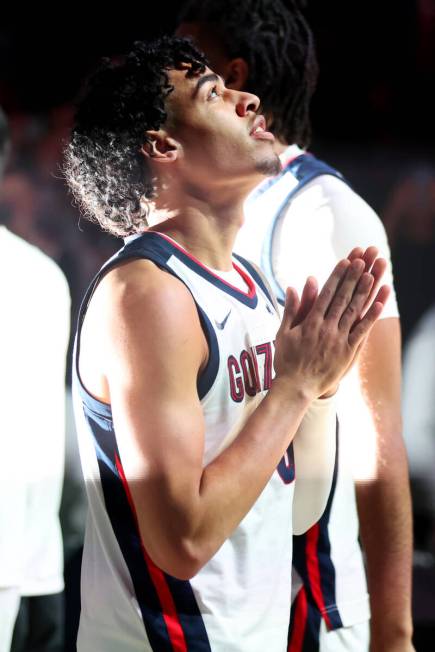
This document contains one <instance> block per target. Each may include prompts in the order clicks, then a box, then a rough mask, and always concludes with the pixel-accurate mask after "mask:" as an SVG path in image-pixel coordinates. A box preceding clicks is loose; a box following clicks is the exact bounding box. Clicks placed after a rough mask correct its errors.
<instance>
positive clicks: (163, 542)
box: [97, 261, 385, 578]
mask: <svg viewBox="0 0 435 652" xmlns="http://www.w3.org/2000/svg"><path fill="white" fill-rule="evenodd" d="M359 263H360V264H358V263H356V264H352V265H350V264H349V263H348V262H347V261H342V262H341V263H340V264H339V265H338V266H337V268H336V270H335V271H334V273H333V274H332V275H331V277H330V279H329V280H328V282H327V283H326V285H325V287H324V288H323V290H322V292H321V293H320V295H319V297H318V299H317V300H316V303H315V305H314V307H313V309H312V310H311V311H310V313H309V315H308V316H307V317H306V319H305V320H304V321H303V322H302V323H301V324H300V325H298V326H297V327H293V328H292V321H293V318H294V316H295V313H296V310H297V307H298V306H297V303H298V302H297V298H296V296H295V293H294V292H292V291H289V292H288V298H287V306H286V310H285V313H284V318H283V322H282V324H281V327H280V329H279V331H278V334H277V338H276V353H275V370H276V378H275V379H274V381H273V384H272V388H271V390H270V391H269V393H268V395H267V396H266V397H265V399H264V400H263V401H262V403H261V404H260V406H259V407H258V408H257V409H256V410H255V412H254V413H253V414H252V415H251V417H250V418H249V419H248V421H247V422H246V424H245V426H244V427H243V428H242V430H241V431H240V433H239V435H238V436H237V437H236V439H235V440H234V441H233V443H232V444H231V445H230V446H229V447H228V448H227V449H225V450H224V451H223V452H222V453H221V454H220V455H219V456H218V457H216V458H215V459H214V460H213V461H211V462H210V463H209V464H208V465H207V466H206V467H205V468H203V454H204V422H203V414H202V409H201V405H200V401H199V399H198V395H197V390H196V382H197V376H198V373H199V371H200V369H201V368H202V367H203V365H204V364H205V361H206V358H207V355H208V352H207V347H206V343H205V339H204V335H203V332H202V330H201V326H200V322H199V318H198V314H197V311H196V307H195V304H194V302H193V300H192V297H191V295H190V293H189V292H188V290H187V289H186V288H185V286H184V285H183V284H182V283H181V282H179V281H178V280H177V279H174V278H172V277H171V276H170V275H168V274H166V273H165V272H162V271H160V270H158V269H157V268H155V267H154V265H152V264H151V263H148V262H147V261H136V262H134V263H130V264H127V265H123V266H121V267H119V268H118V269H117V270H115V271H114V272H112V273H110V274H108V276H107V277H106V278H105V279H104V280H103V281H102V284H101V285H104V287H105V289H104V292H105V293H106V296H107V299H108V300H107V301H106V304H105V305H104V310H103V314H104V321H105V324H109V325H110V326H109V330H108V336H107V341H106V342H105V343H104V342H103V353H104V356H103V359H104V360H105V369H104V376H105V378H106V381H107V386H108V399H109V400H110V403H111V406H112V413H113V419H114V424H115V428H116V433H117V439H118V445H119V449H120V455H121V461H122V464H123V467H124V472H125V475H126V478H127V480H128V482H129V486H130V490H131V494H132V498H133V502H134V505H135V508H136V512H137V518H138V524H139V529H140V533H141V536H142V539H143V543H144V546H145V548H146V549H147V551H148V553H149V554H150V556H151V558H152V559H153V561H154V562H155V563H157V564H158V565H159V566H160V567H161V568H163V570H165V571H167V572H169V573H171V574H172V575H175V576H177V577H180V578H186V577H191V576H192V575H194V574H195V573H196V572H197V571H198V570H199V569H200V568H201V567H202V566H203V565H204V563H206V562H207V561H208V560H209V559H210V558H211V557H212V556H213V554H214V553H215V552H216V551H217V549H218V548H219V547H220V546H221V545H222V543H223V542H224V541H225V539H227V538H228V536H229V535H230V534H231V532H232V531H233V530H234V528H235V527H236V526H237V525H238V523H239V522H240V521H241V520H242V518H243V517H244V516H245V515H246V514H247V512H248V511H249V509H250V508H251V507H252V505H253V503H254V502H255V501H256V499H257V498H258V496H259V495H260V493H261V491H262V490H263V488H264V487H265V485H266V483H267V481H268V480H269V478H270V476H271V475H272V473H273V472H274V470H275V468H276V466H277V465H278V463H279V460H280V459H281V457H282V455H283V453H284V452H285V450H286V449H287V447H288V445H289V443H290V441H291V439H292V437H293V436H294V433H295V432H296V430H297V428H298V426H299V424H300V422H301V419H302V417H303V415H304V413H305V411H306V409H307V407H308V405H309V404H310V402H311V401H312V400H313V399H314V398H316V397H317V396H319V395H322V394H324V393H325V392H327V391H328V390H329V389H330V388H331V387H333V386H335V384H336V383H337V381H338V378H339V377H340V376H341V374H342V372H343V369H344V368H346V367H347V365H348V364H349V361H350V359H352V357H353V356H354V354H355V349H356V348H357V347H358V345H359V344H360V342H361V341H362V340H363V338H364V337H365V336H366V334H367V332H368V331H369V329H370V328H371V326H372V325H373V323H374V321H375V319H376V318H377V316H378V315H379V313H380V310H381V309H382V304H383V302H384V301H385V296H384V295H382V292H381V295H380V296H379V297H378V299H379V301H377V302H375V303H374V304H373V306H372V308H371V309H370V311H369V313H367V316H366V317H365V319H364V320H363V321H362V322H359V323H358V324H357V325H355V327H354V328H352V326H353V325H354V324H355V314H358V308H359V306H361V304H362V303H363V302H365V300H366V297H367V294H368V293H369V291H370V286H371V283H372V281H373V279H372V277H371V276H370V275H369V274H364V275H362V276H361V274H362V267H363V264H362V263H361V261H359ZM356 287H357V291H356V292H354V291H355V288H356ZM97 291H98V290H97ZM102 292H103V290H102ZM103 304H104V301H103ZM351 328H352V332H351ZM271 424H273V427H271ZM259 460H261V463H259Z"/></svg>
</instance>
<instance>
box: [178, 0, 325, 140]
mask: <svg viewBox="0 0 435 652" xmlns="http://www.w3.org/2000/svg"><path fill="white" fill-rule="evenodd" d="M286 4H287V6H286V5H285V4H284V3H283V2H281V0H187V2H186V4H185V5H184V7H183V9H182V11H181V13H180V15H179V22H180V23H181V22H185V23H188V22H194V23H200V24H202V25H203V26H204V27H205V28H207V29H208V30H209V31H210V32H211V34H214V35H215V36H216V37H217V38H218V40H219V42H220V44H221V45H222V46H223V48H224V51H225V54H226V55H227V56H228V57H229V58H231V59H234V58H237V57H241V58H243V59H244V60H245V61H246V62H247V64H248V66H249V77H248V80H247V83H246V88H245V89H244V90H247V91H251V92H252V93H255V94H256V95H258V96H259V98H260V100H261V111H262V112H264V113H265V114H266V115H267V116H268V118H269V120H272V122H271V123H270V124H269V126H270V127H271V129H272V131H273V132H274V133H275V135H276V136H278V138H280V139H281V140H282V141H284V142H287V143H296V144H298V145H301V146H302V147H306V146H307V145H308V143H309V140H310V136H311V126H310V120H309V105H310V100H311V97H312V95H313V92H314V90H315V87H316V82H317V72H318V67H317V58H316V52H315V47H314V40H313V35H312V32H311V30H310V28H309V26H308V24H307V22H306V20H305V18H304V15H303V14H302V12H301V6H302V5H303V4H304V3H303V2H302V0H299V2H298V1H297V0H287V3H286Z"/></svg>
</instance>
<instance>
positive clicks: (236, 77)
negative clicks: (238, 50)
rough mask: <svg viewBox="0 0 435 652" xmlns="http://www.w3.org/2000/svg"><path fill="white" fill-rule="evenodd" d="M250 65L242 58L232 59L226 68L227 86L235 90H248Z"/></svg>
mask: <svg viewBox="0 0 435 652" xmlns="http://www.w3.org/2000/svg"><path fill="white" fill-rule="evenodd" d="M248 74H249V66H248V64H247V63H246V61H245V60H244V59H242V58H240V57H239V58H238V59H231V61H230V62H229V63H228V64H227V66H226V70H225V75H224V77H225V86H226V87H227V88H232V89H233V90H234V91H244V90H246V82H247V80H248Z"/></svg>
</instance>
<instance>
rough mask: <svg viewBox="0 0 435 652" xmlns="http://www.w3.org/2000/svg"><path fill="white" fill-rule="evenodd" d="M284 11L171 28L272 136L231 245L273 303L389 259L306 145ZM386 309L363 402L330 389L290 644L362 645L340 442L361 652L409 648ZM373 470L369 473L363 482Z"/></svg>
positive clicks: (343, 188) (402, 463)
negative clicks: (351, 268)
mask: <svg viewBox="0 0 435 652" xmlns="http://www.w3.org/2000/svg"><path fill="white" fill-rule="evenodd" d="M291 6H292V9H291V10H288V9H287V8H286V7H285V6H284V3H283V2H281V1H280V0H247V1H246V2H239V0H223V1H222V0H204V1H202V0H192V1H191V2H187V3H186V6H185V8H184V10H183V14H182V16H181V19H180V20H181V25H180V27H179V29H178V33H179V34H181V35H184V36H186V35H190V36H193V38H194V40H195V41H196V43H197V44H198V46H199V47H200V48H201V49H202V50H203V51H205V53H206V55H207V57H208V58H209V60H210V65H211V66H212V68H213V69H214V70H216V71H217V72H218V73H219V74H220V75H221V76H222V77H223V78H224V79H225V80H226V85H227V86H228V87H229V88H234V89H236V90H246V91H251V92H254V93H256V94H258V95H259V96H260V97H261V101H262V110H263V111H264V113H265V115H266V117H267V118H268V125H269V127H270V129H271V130H272V131H273V132H274V134H275V136H276V137H277V139H276V145H275V149H276V151H277V153H279V155H280V158H281V161H282V164H283V168H284V172H283V173H282V174H280V175H279V176H278V177H276V178H275V179H274V180H273V181H272V182H266V183H265V184H263V185H262V186H260V187H259V188H258V191H257V192H255V193H253V194H252V196H251V197H250V200H249V201H248V202H247V206H246V223H245V225H244V227H243V228H242V230H241V231H240V234H239V237H238V239H237V241H236V245H235V250H236V251H238V252H240V253H241V254H243V255H244V256H247V257H248V258H251V259H252V260H253V261H255V262H257V263H258V264H260V265H261V266H262V267H263V270H264V271H265V272H266V274H267V275H268V278H269V281H270V282H271V284H272V286H273V289H274V292H275V293H276V295H277V296H281V298H282V297H283V289H284V288H285V287H286V286H287V284H292V285H293V284H294V283H295V284H296V287H297V288H298V289H299V290H300V289H301V288H302V287H303V283H304V280H305V278H306V276H307V275H308V274H314V276H316V277H317V278H318V279H321V280H322V281H323V280H325V278H326V277H327V274H328V270H329V269H330V267H331V265H333V264H334V262H336V261H337V260H339V259H340V258H342V257H343V256H346V254H347V252H348V251H349V250H351V249H353V248H354V247H357V246H358V245H359V246H361V245H362V246H368V245H370V244H375V245H376V246H377V247H378V248H379V250H380V251H381V252H382V255H383V256H385V257H387V258H388V259H389V249H388V245H387V241H386V237H385V233H384V230H383V227H382V225H381V223H380V220H379V219H378V217H377V216H376V215H375V213H374V212H373V211H372V210H371V209H370V208H369V207H368V205H367V204H366V203H365V202H364V201H363V200H362V199H361V198H360V197H358V195H356V194H355V192H353V191H352V190H351V188H350V187H349V186H348V185H347V184H346V183H345V181H344V180H343V178H342V177H341V175H340V174H339V173H338V172H336V171H335V170H333V169H332V168H330V167H329V166H327V165H325V164H323V163H322V162H320V161H318V160H317V159H315V158H314V157H312V156H310V155H307V154H306V153H305V150H304V149H303V148H304V147H305V146H306V145H307V143H308V140H309V134H310V124H309V116H308V112H309V102H310V99H311V95H312V93H313V91H314V89H315V85H316V76H317V62H316V57H315V52H314V45H313V36H312V33H311V31H310V28H309V26H308V25H307V23H306V21H305V19H304V17H303V15H302V14H301V12H300V11H299V9H298V8H297V3H296V2H292V3H291ZM353 255H361V250H359V249H355V250H354V252H353ZM388 283H389V284H390V285H391V284H392V278H391V271H389V275H388ZM382 317H383V319H382V320H380V321H379V322H378V323H377V324H376V325H375V327H374V329H373V331H372V333H371V335H370V337H369V339H368V342H367V345H366V346H365V349H364V351H363V354H362V356H361V359H360V364H359V371H360V374H361V378H362V380H361V382H362V384H363V386H364V387H365V390H366V392H365V395H364V398H363V396H362V391H361V383H360V380H359V378H358V376H357V372H356V370H355V373H354V374H353V376H351V377H350V378H349V379H346V382H345V383H343V387H342V389H341V391H340V393H339V419H340V422H341V423H342V428H341V434H342V436H341V439H340V447H339V462H340V464H339V471H338V477H337V479H336V483H335V496H334V497H332V496H331V501H330V502H329V503H328V509H327V512H326V513H325V514H324V515H323V517H322V520H321V521H320V522H319V524H317V525H316V527H315V528H313V529H312V530H311V531H310V532H308V533H307V535H306V536H305V537H297V538H295V541H294V545H295V562H294V563H295V567H296V568H297V571H298V573H299V576H300V578H299V587H300V588H301V590H300V592H299V595H298V599H297V600H296V602H295V603H294V610H293V614H292V630H291V631H290V636H289V646H290V648H289V649H291V650H307V651H308V650H310V651H311V650H318V649H320V650H322V651H323V650H334V652H339V651H340V650H352V652H359V651H360V650H361V651H367V650H368V648H369V641H368V635H369V632H368V630H369V616H370V613H369V604H368V596H367V587H366V580H365V576H364V568H363V561H362V556H361V551H360V548H359V543H358V522H357V512H356V504H355V492H354V488H353V479H352V476H351V473H350V468H349V464H348V463H347V462H346V449H354V452H355V451H356V455H355V458H356V459H357V462H358V464H359V468H358V469H357V472H358V474H359V477H360V479H361V482H359V483H358V484H357V501H358V508H359V517H360V527H361V537H362V541H363V544H364V549H365V553H366V557H367V571H368V584H369V590H370V606H371V643H370V650H371V652H375V651H376V652H381V651H382V652H389V651H390V652H393V650H394V652H396V651H397V652H399V650H400V651H401V652H402V651H403V652H404V651H405V650H406V651H407V652H408V651H409V650H411V649H412V646H411V642H410V641H411V635H412V627H411V616H410V596H411V589H410V578H411V551H412V544H411V515H410V500H409V489H408V474H407V463H406V457H405V452H404V446H403V441H402V436H401V421H400V412H399V394H400V328H399V320H398V312H397V305H396V302H395V298H394V294H393V296H391V298H390V301H389V303H388V305H387V307H386V310H385V311H384V312H383V315H382ZM359 433H361V434H359ZM363 433H364V434H363ZM361 443H364V444H365V445H366V447H367V449H372V450H373V451H376V449H377V456H376V454H372V453H367V452H366V451H365V450H361V446H360V444H361ZM373 458H374V459H373ZM346 464H347V466H348V469H347V470H346ZM369 478H370V479H371V478H374V481H373V482H365V480H367V479H369ZM313 555H314V556H313ZM312 559H314V560H315V565H314V567H313V565H312V563H311V564H310V560H312Z"/></svg>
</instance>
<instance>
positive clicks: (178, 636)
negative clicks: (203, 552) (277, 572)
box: [84, 406, 211, 652]
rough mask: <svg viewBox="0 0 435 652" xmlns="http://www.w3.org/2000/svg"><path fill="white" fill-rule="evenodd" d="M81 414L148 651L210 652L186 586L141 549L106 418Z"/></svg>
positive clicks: (204, 631)
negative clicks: (89, 434) (91, 438)
mask: <svg viewBox="0 0 435 652" xmlns="http://www.w3.org/2000/svg"><path fill="white" fill-rule="evenodd" d="M84 412H85V416H86V418H87V419H88V421H89V422H92V423H90V427H91V430H92V432H93V435H94V443H95V449H96V453H97V460H98V466H99V471H100V478H101V486H102V490H103V495H104V501H105V505H106V510H107V514H108V516H109V519H110V522H111V525H112V528H113V531H114V534H115V536H116V539H117V541H118V544H119V546H120V549H121V552H122V554H123V557H124V560H125V562H126V564H127V567H128V570H129V573H130V576H131V580H132V583H133V587H134V590H135V594H136V599H137V602H138V605H139V608H140V610H141V614H142V619H143V623H144V627H145V631H146V635H147V636H148V640H149V642H150V645H151V647H152V649H153V650H154V651H155V652H211V648H210V643H209V640H208V636H207V632H206V629H205V625H204V622H203V620H202V616H201V612H200V610H199V608H198V605H197V603H196V600H195V596H194V594H193V591H192V587H191V586H190V583H189V582H187V581H182V580H177V579H175V578H172V577H171V576H169V575H168V574H167V573H164V572H163V571H162V570H161V569H160V568H158V567H157V566H156V565H155V564H154V563H153V561H152V560H151V558H150V557H149V555H148V554H147V552H146V550H145V548H144V546H143V544H142V541H141V537H140V534H139V528H138V524H137V518H136V513H135V509H134V504H133V501H132V498H131V494H130V489H129V486H128V483H127V480H126V478H125V474H124V471H123V468H122V464H121V461H120V458H119V454H118V450H117V446H116V441H115V436H114V431H113V423H112V422H109V420H107V419H106V420H105V421H106V423H104V424H103V423H101V421H100V420H97V419H95V415H93V414H92V412H91V411H88V410H87V409H86V406H84ZM108 460H109V461H110V463H109V464H108ZM115 470H116V471H115Z"/></svg>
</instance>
